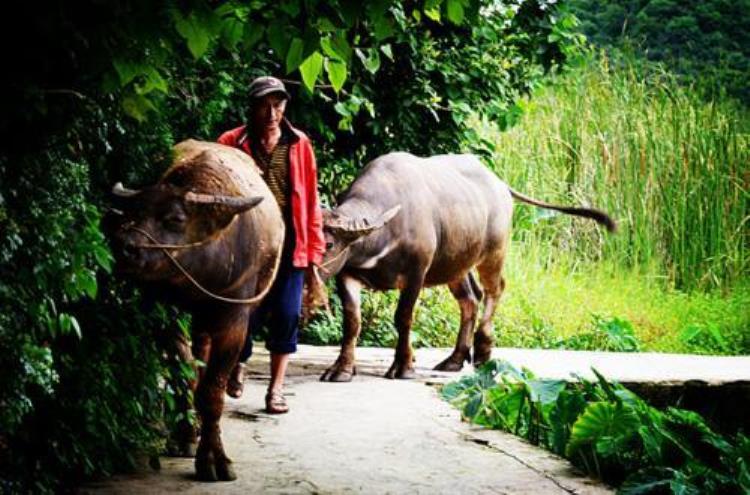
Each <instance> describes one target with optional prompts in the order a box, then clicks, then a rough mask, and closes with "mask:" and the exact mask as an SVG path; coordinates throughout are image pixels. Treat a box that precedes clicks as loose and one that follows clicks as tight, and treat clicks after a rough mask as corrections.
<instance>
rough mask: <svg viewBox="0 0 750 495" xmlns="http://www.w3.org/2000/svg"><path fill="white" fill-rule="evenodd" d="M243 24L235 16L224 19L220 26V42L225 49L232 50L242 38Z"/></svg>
mask: <svg viewBox="0 0 750 495" xmlns="http://www.w3.org/2000/svg"><path fill="white" fill-rule="evenodd" d="M244 30H245V24H244V23H243V22H242V21H240V20H239V19H237V18H235V17H230V18H227V19H224V21H223V22H222V26H221V42H222V44H223V45H224V47H225V48H226V49H227V50H230V51H232V50H234V49H235V48H236V47H237V44H238V43H239V42H240V40H242V36H243V34H244Z"/></svg>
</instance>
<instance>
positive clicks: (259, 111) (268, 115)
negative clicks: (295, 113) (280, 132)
mask: <svg viewBox="0 0 750 495" xmlns="http://www.w3.org/2000/svg"><path fill="white" fill-rule="evenodd" d="M251 110H252V114H253V127H254V128H255V129H257V130H258V131H266V132H267V131H274V130H276V129H278V128H279V124H281V119H283V118H284V111H285V110H286V98H284V97H283V96H282V95H279V94H274V93H271V94H268V95H265V96H263V97H262V98H260V99H259V100H258V101H257V102H255V103H254V104H253V107H252V109H251Z"/></svg>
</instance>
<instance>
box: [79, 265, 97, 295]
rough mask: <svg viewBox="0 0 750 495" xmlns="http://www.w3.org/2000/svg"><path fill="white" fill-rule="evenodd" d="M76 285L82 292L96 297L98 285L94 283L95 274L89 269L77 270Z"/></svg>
mask: <svg viewBox="0 0 750 495" xmlns="http://www.w3.org/2000/svg"><path fill="white" fill-rule="evenodd" d="M78 285H79V286H80V288H81V289H83V292H85V293H86V295H87V296H89V297H90V298H91V299H96V293H97V289H98V285H97V283H96V275H94V272H92V271H90V270H81V271H80V272H78Z"/></svg>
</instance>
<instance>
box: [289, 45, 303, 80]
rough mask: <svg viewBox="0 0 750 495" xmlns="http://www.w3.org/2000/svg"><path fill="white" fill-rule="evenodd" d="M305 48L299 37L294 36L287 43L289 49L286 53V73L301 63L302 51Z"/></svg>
mask: <svg viewBox="0 0 750 495" xmlns="http://www.w3.org/2000/svg"><path fill="white" fill-rule="evenodd" d="M304 49H305V42H304V41H302V40H301V39H299V38H294V39H293V40H292V43H291V44H290V45H289V51H288V52H287V54H286V73H287V74H291V73H292V71H294V70H295V69H296V68H297V67H299V66H300V64H302V53H303V52H304Z"/></svg>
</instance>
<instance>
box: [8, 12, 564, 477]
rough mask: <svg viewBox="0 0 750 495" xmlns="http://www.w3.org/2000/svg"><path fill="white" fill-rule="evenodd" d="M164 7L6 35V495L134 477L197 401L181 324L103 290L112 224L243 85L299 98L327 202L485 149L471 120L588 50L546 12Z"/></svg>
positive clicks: (42, 19)
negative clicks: (388, 171) (132, 190)
mask: <svg viewBox="0 0 750 495" xmlns="http://www.w3.org/2000/svg"><path fill="white" fill-rule="evenodd" d="M154 5H155V4H154V3H153V2H146V1H143V0H121V1H114V2H102V1H98V0H89V1H85V2H74V3H69V2H62V1H59V2H42V3H41V4H40V3H35V4H29V3H26V4H21V5H19V6H17V7H16V8H17V9H19V10H20V12H14V13H10V12H8V13H7V15H4V16H3V24H4V25H3V29H2V30H0V33H2V34H1V36H2V41H3V43H4V45H5V46H12V47H14V49H13V50H10V51H9V53H8V54H7V58H6V60H5V71H4V72H5V76H4V77H3V82H2V86H3V87H2V91H0V102H1V103H2V108H3V112H2V114H0V133H1V135H2V145H3V146H2V154H1V155H0V307H1V308H2V310H0V365H1V366H2V368H3V371H4V372H3V376H2V378H0V483H2V486H1V487H0V488H1V489H2V490H9V491H23V490H29V489H33V490H35V491H45V490H57V489H59V488H60V487H61V486H64V485H66V484H69V483H74V482H76V481H77V480H80V479H81V478H82V477H86V476H91V475H94V474H99V473H109V472H112V471H114V470H117V469H122V468H125V467H127V466H129V465H131V464H132V463H133V457H134V456H135V455H136V454H140V453H142V452H146V453H149V452H151V453H153V452H155V451H156V450H157V449H158V448H159V447H160V446H161V444H162V443H163V441H162V438H163V432H162V429H163V427H162V423H163V421H164V419H163V412H164V411H165V410H166V411H167V413H169V412H170V411H173V410H175V404H176V402H178V401H179V400H181V398H183V397H184V393H185V392H184V381H185V379H186V378H188V377H189V366H187V365H186V363H180V362H176V361H174V359H173V352H172V351H171V350H170V349H169V345H167V344H166V343H168V342H170V341H171V340H172V335H174V332H184V331H186V329H187V322H186V321H184V320H182V319H179V317H178V315H177V314H176V313H175V312H174V310H173V309H172V308H168V307H163V306H161V305H154V304H152V303H150V302H149V301H150V298H149V297H144V296H143V294H142V293H141V292H140V291H139V290H138V289H136V288H134V287H133V286H131V285H130V284H128V283H125V282H120V281H118V280H117V279H116V278H115V277H113V275H112V274H111V273H110V272H111V265H112V259H111V255H110V253H109V251H108V248H107V245H106V242H105V239H104V238H103V236H102V234H101V232H100V230H99V227H98V221H99V218H100V216H101V215H102V212H103V211H104V209H105V208H106V206H107V197H106V195H107V191H108V190H109V188H110V187H111V185H112V184H113V183H114V182H116V181H118V180H122V181H123V182H125V183H126V184H128V185H130V186H139V185H141V184H144V183H148V182H151V181H153V180H154V179H155V178H156V177H157V176H158V175H159V173H160V172H161V171H163V170H164V168H165V166H166V163H167V162H168V161H169V155H170V152H169V150H170V146H171V145H172V144H174V143H175V142H176V141H179V140H181V139H183V138H187V137H196V138H202V139H214V138H215V137H216V136H217V135H218V133H219V132H220V131H222V130H225V129H227V128H229V127H231V126H235V125H239V124H240V123H242V122H244V120H245V103H246V101H245V96H244V91H245V88H246V85H247V82H248V81H249V79H250V78H252V77H254V76H257V75H260V74H268V73H270V74H273V75H277V76H280V77H283V78H286V79H287V80H288V84H289V86H290V87H291V90H292V93H293V103H292V105H291V107H292V108H291V114H290V117H291V120H292V121H293V122H295V123H296V124H297V125H299V126H300V127H302V128H303V129H304V130H306V131H307V132H308V133H309V134H311V136H312V137H313V140H314V142H315V143H316V150H317V152H318V161H319V165H320V177H321V183H322V188H323V190H324V192H325V195H326V196H327V197H328V198H329V200H330V199H331V198H332V197H333V195H334V193H336V192H338V191H340V190H341V189H342V187H343V186H344V185H345V184H347V183H348V182H349V180H350V178H351V177H352V176H353V175H354V174H355V173H356V171H357V170H358V169H359V168H360V167H361V166H362V165H363V164H364V162H365V161H366V160H367V159H369V158H372V157H374V156H375V155H377V154H379V153H381V152H383V151H386V150H391V149H404V150H410V151H414V152H420V153H433V152H438V151H445V150H457V149H460V148H462V147H464V146H466V147H469V148H471V147H479V148H481V147H482V144H481V143H480V142H479V141H478V140H475V139H474V138H475V134H474V131H473V130H472V129H471V128H470V127H469V126H468V125H467V120H466V117H467V115H468V114H470V113H471V112H472V111H478V112H479V113H480V114H481V115H484V116H486V118H488V119H493V120H497V121H498V122H500V123H502V122H504V121H507V120H508V119H509V118H510V117H509V116H511V115H512V114H513V108H514V107H513V102H514V101H515V100H516V99H517V98H518V97H519V95H521V94H523V93H524V92H525V91H527V90H528V89H529V87H530V86H531V84H532V83H533V81H534V79H535V78H536V77H537V76H538V75H541V74H542V73H543V72H544V71H545V70H546V69H548V68H550V67H552V66H553V65H555V64H556V63H558V62H560V61H562V60H563V58H564V56H565V51H566V50H567V49H568V47H569V46H573V45H575V42H576V39H577V37H576V36H574V35H573V34H571V33H570V28H571V27H572V23H571V20H570V17H569V16H567V15H566V14H565V13H564V12H563V11H560V10H558V8H557V7H556V5H555V2H554V1H551V2H547V1H544V0H535V1H514V2H509V3H507V4H506V3H501V2H491V1H478V0H427V1H425V2H422V1H419V2H417V1H409V2H395V1H390V0H381V1H374V2H367V3H366V5H365V6H364V8H363V7H362V4H361V3H360V2H356V1H351V0H339V1H329V2H319V1H316V0H304V1H303V0H298V1H289V2H286V1H285V2H266V1H248V2H240V1H230V2H223V3H221V4H220V5H215V4H212V3H208V2H205V3H204V2H198V1H195V2H167V3H164V4H160V6H158V7H155V6H154ZM18 19H23V21H24V22H23V23H20V22H17V20H18ZM10 24H17V25H19V26H20V25H21V24H22V32H20V33H19V32H18V30H16V29H13V27H14V26H13V25H10ZM161 383H167V385H166V390H163V391H162V390H161V389H160V384H161ZM176 409H179V408H176ZM50 411H54V414H50ZM175 419H177V418H176V417H175V416H174V414H167V418H166V420H167V422H170V421H173V420H175Z"/></svg>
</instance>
